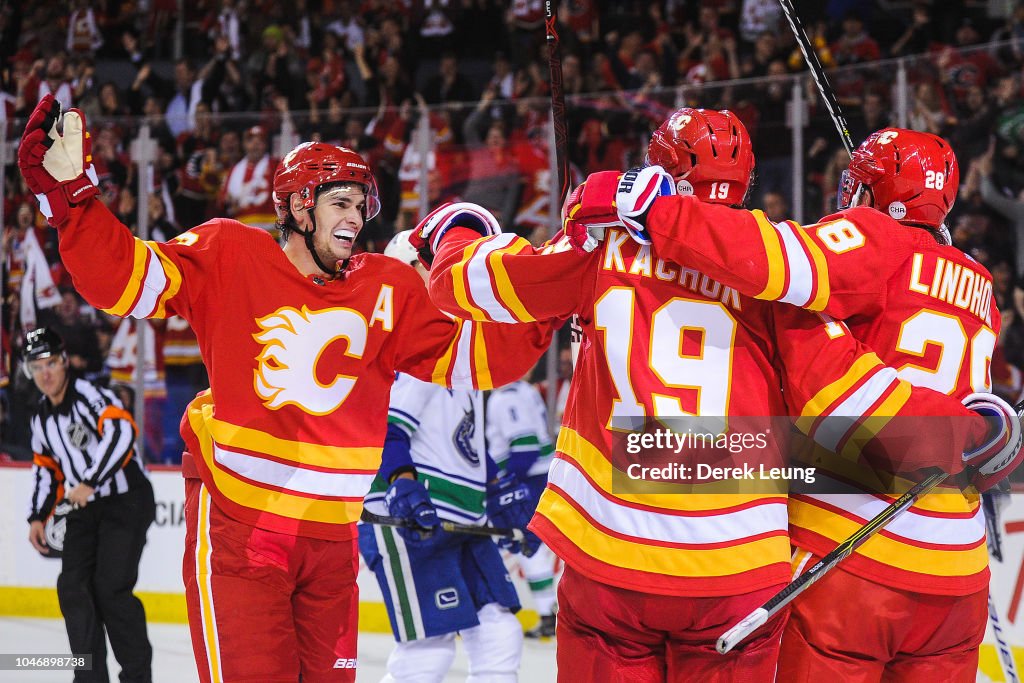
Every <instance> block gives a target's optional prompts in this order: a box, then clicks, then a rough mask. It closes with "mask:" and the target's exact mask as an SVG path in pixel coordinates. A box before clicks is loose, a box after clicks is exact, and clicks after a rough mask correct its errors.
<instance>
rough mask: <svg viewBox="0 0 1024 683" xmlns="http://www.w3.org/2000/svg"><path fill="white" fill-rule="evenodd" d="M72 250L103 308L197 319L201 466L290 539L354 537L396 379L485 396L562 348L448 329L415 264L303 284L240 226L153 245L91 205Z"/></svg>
mask: <svg viewBox="0 0 1024 683" xmlns="http://www.w3.org/2000/svg"><path fill="white" fill-rule="evenodd" d="M60 249H61V254H62V255H63V257H64V263H65V264H66V266H67V268H68V270H69V271H70V272H71V273H72V275H73V277H74V280H75V284H76V286H77V287H78V289H79V291H80V292H81V293H82V294H83V295H84V296H85V297H86V299H88V300H89V301H90V302H91V303H92V304H93V305H95V306H97V307H100V308H104V309H106V310H107V311H109V312H111V313H113V314H115V315H121V316H124V315H131V316H133V317H155V318H163V317H166V316H168V315H172V314H176V315H179V316H181V317H182V318H184V319H186V320H187V321H188V322H189V324H190V325H191V326H192V329H193V330H194V331H195V333H196V337H197V339H198V340H199V346H200V350H201V353H202V357H203V361H204V362H205V364H206V367H207V369H208V371H209V375H210V391H208V392H206V393H205V394H202V395H200V396H199V397H197V398H196V400H195V401H193V402H192V404H191V405H190V406H189V409H188V412H187V415H186V417H185V418H184V419H183V421H182V436H183V437H184V439H185V443H186V444H187V447H188V451H189V453H190V454H191V456H192V457H191V460H192V461H193V462H194V466H195V468H196V469H197V470H198V474H199V476H200V477H201V478H202V480H203V482H204V483H205V484H206V486H207V487H208V488H209V490H210V492H211V494H212V495H213V497H214V500H215V501H216V502H217V504H218V505H219V506H221V507H222V509H224V510H225V512H227V513H228V514H230V515H231V516H233V517H235V518H236V519H239V520H242V521H244V522H247V523H250V524H254V525H256V526H259V527H262V528H267V529H271V530H275V531H279V532H283V533H294V534H297V535H304V536H313V537H318V538H328V539H344V538H350V537H351V536H352V534H354V528H355V525H354V524H352V523H353V522H355V521H356V519H357V518H358V517H359V514H360V512H361V509H362V499H363V496H364V495H365V493H366V492H367V491H368V490H369V487H370V482H371V481H372V479H373V477H374V475H375V474H376V472H377V468H378V466H379V464H380V451H381V448H382V446H383V443H384V434H385V430H386V425H387V407H388V397H389V391H390V388H391V384H392V382H393V381H394V375H395V372H396V371H401V372H405V373H408V374H410V375H413V376H414V377H417V378H419V379H422V380H426V381H431V380H432V381H434V382H436V383H440V384H448V385H450V386H464V387H474V388H480V389H486V388H490V387H492V386H495V385H500V384H505V383H508V382H511V381H513V380H517V379H519V378H520V377H522V376H523V375H524V374H525V373H526V372H527V371H528V370H529V369H530V367H531V366H532V365H533V363H534V362H535V361H536V360H537V358H538V357H539V356H540V355H541V354H542V353H543V352H544V350H545V349H546V348H547V346H548V343H549V341H550V329H540V328H536V329H531V330H525V329H519V330H516V329H515V328H511V327H508V326H496V325H479V324H475V323H463V322H462V321H455V320H452V319H451V318H450V317H449V316H447V315H445V314H443V313H441V312H440V311H438V310H437V309H436V308H435V307H434V306H432V305H431V303H430V301H429V299H428V297H427V291H426V288H425V287H424V285H423V282H422V281H421V280H420V278H419V276H418V275H417V274H416V272H415V271H414V270H413V269H412V268H409V267H408V266H405V265H403V264H401V263H399V262H398V261H395V260H394V259H391V258H387V257H384V256H381V255H377V254H360V255H358V256H354V257H353V258H352V259H351V260H350V262H349V266H348V268H347V269H346V271H345V272H344V274H343V275H342V276H341V277H339V278H338V279H336V280H328V281H324V280H321V279H319V278H312V277H304V276H302V275H301V274H300V273H299V272H298V270H296V268H295V266H294V265H292V263H291V262H290V261H289V260H288V258H287V257H286V255H285V254H284V252H283V251H282V250H281V248H280V247H279V246H278V244H277V243H276V242H275V241H274V239H273V238H272V237H270V236H269V235H268V234H266V233H265V232H263V231H262V230H259V229H255V228H249V227H246V226H244V225H242V224H241V223H238V222H236V221H232V220H222V219H217V220H213V221H210V222H208V223H205V224H203V225H201V226H199V227H197V228H194V229H192V230H189V231H188V232H186V233H184V234H182V235H180V236H178V237H177V238H175V239H174V240H173V241H171V242H168V243H164V244H157V243H154V242H144V241H141V240H138V239H135V238H133V237H132V236H131V234H130V233H129V231H128V230H127V228H125V227H124V226H123V225H121V224H120V223H119V222H118V221H117V220H116V218H114V216H113V215H112V214H111V213H110V212H109V211H108V210H107V209H106V207H104V206H103V205H102V204H101V203H100V202H99V201H89V202H87V203H85V204H84V205H82V206H80V207H77V208H75V209H74V210H73V211H72V217H71V220H70V221H69V223H68V224H67V226H66V227H64V228H63V229H62V230H61V240H60ZM186 460H188V459H186Z"/></svg>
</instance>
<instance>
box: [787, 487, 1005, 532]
mask: <svg viewBox="0 0 1024 683" xmlns="http://www.w3.org/2000/svg"><path fill="white" fill-rule="evenodd" d="M821 481H822V486H827V487H831V486H832V484H831V483H830V482H828V481H827V478H826V477H822V478H821ZM836 486H839V484H838V483H837V484H836ZM799 499H803V500H805V502H807V503H808V504H809V505H814V501H821V502H822V503H825V504H827V505H829V506H831V507H833V508H838V509H840V510H844V511H846V512H849V513H851V514H854V515H856V516H857V517H859V518H860V519H861V520H863V521H864V522H867V520H869V519H871V518H873V517H874V516H875V515H877V514H878V513H879V512H881V511H882V510H884V509H885V508H886V507H887V506H888V503H886V502H885V501H884V500H881V499H879V498H876V497H875V496H872V495H868V494H855V493H842V494H813V495H812V494H800V496H799V498H798V500H799ZM885 531H886V533H887V534H891V535H895V536H899V537H901V539H906V540H907V541H909V542H910V543H914V542H918V543H933V544H936V545H940V546H942V545H949V546H956V545H975V544H977V543H980V542H982V541H984V539H985V513H984V511H983V510H982V508H981V506H980V505H979V506H978V509H977V510H975V512H974V514H973V516H971V517H969V518H960V519H949V518H943V517H930V516H928V515H922V514H919V513H917V512H915V511H914V509H913V508H911V509H909V510H907V511H906V512H905V513H903V515H901V516H900V517H898V518H896V519H894V520H893V521H891V522H889V524H887V525H886V527H885Z"/></svg>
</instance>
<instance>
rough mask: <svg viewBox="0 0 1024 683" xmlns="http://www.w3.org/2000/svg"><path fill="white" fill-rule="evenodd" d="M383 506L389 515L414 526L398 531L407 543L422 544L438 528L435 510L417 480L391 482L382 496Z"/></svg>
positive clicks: (428, 496) (402, 479)
mask: <svg viewBox="0 0 1024 683" xmlns="http://www.w3.org/2000/svg"><path fill="white" fill-rule="evenodd" d="M384 504H385V505H387V507H388V514H389V515H391V516H392V517H398V518H401V519H404V520H406V521H408V522H409V523H410V524H413V525H415V526H414V527H412V528H408V527H401V528H399V530H398V533H399V534H400V535H401V536H402V538H404V539H405V540H406V542H407V543H412V544H417V543H423V542H424V541H426V540H427V539H429V538H430V537H431V536H432V535H433V533H434V532H435V531H436V530H438V528H439V527H440V524H441V522H440V521H439V520H438V518H437V509H436V508H434V504H433V503H432V502H431V501H430V494H428V493H427V488H426V487H425V486H424V485H423V483H422V482H420V481H419V480H417V479H408V478H406V477H399V478H398V479H395V480H394V481H393V482H391V486H389V487H388V490H387V492H386V493H385V494H384Z"/></svg>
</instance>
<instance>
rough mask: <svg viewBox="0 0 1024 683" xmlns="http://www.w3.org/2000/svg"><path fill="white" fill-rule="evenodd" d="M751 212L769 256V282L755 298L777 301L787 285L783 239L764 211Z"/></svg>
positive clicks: (766, 254) (766, 253)
mask: <svg viewBox="0 0 1024 683" xmlns="http://www.w3.org/2000/svg"><path fill="white" fill-rule="evenodd" d="M750 213H751V214H752V215H753V216H754V220H755V221H757V227H758V228H760V230H761V241H762V242H764V253H765V256H766V257H767V258H768V283H767V284H766V285H765V287H764V289H763V290H761V293H760V294H758V295H757V296H756V297H755V298H757V299H767V300H769V301H775V300H777V299H779V298H781V297H782V294H783V288H784V287H785V285H786V270H787V268H786V257H785V256H784V255H783V252H782V239H781V238H780V237H779V233H778V232H777V231H776V230H775V227H774V226H773V225H772V224H771V222H770V221H769V220H768V217H767V216H765V214H764V211H761V210H760V209H755V210H753V211H751V212H750Z"/></svg>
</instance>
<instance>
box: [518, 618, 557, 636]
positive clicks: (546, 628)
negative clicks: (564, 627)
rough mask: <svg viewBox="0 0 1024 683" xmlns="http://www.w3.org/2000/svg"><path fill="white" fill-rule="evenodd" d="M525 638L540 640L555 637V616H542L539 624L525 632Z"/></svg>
mask: <svg viewBox="0 0 1024 683" xmlns="http://www.w3.org/2000/svg"><path fill="white" fill-rule="evenodd" d="M523 635H524V636H526V637H527V638H535V639H538V640H540V639H541V638H554V637H555V615H554V614H544V615H542V616H541V618H540V623H539V624H537V625H536V626H534V627H533V628H531V629H530V630H529V631H526V632H525V633H524V634H523Z"/></svg>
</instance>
